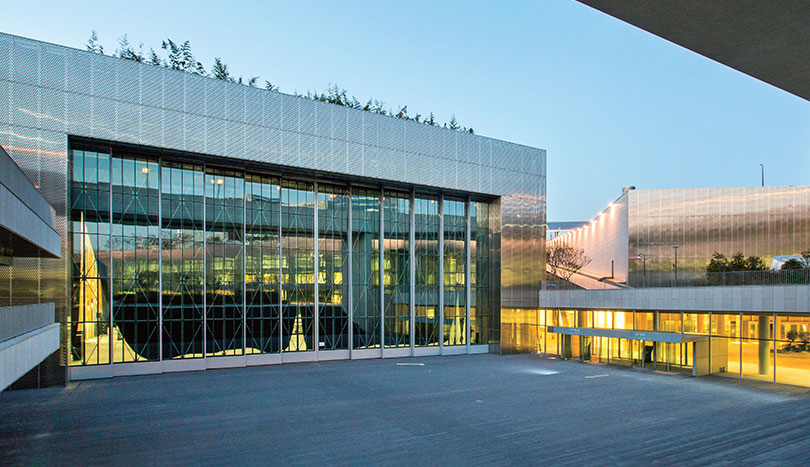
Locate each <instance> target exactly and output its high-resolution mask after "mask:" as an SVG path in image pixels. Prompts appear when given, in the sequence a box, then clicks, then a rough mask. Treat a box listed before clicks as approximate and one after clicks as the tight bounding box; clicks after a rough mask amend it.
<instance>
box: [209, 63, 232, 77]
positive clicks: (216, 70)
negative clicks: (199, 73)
mask: <svg viewBox="0 0 810 467" xmlns="http://www.w3.org/2000/svg"><path fill="white" fill-rule="evenodd" d="M211 74H212V75H213V76H214V78H216V79H221V80H222V81H233V80H234V79H233V78H232V77H231V73H230V72H229V71H228V65H226V64H224V63H222V60H220V58H219V57H214V66H213V67H211Z"/></svg>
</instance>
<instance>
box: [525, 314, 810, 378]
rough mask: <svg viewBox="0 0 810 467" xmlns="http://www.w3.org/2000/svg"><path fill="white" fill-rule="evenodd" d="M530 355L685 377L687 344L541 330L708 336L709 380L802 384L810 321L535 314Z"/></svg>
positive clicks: (808, 369) (807, 374)
mask: <svg viewBox="0 0 810 467" xmlns="http://www.w3.org/2000/svg"><path fill="white" fill-rule="evenodd" d="M534 313H535V314H536V318H535V320H536V322H537V323H538V325H537V326H536V327H535V329H536V331H537V339H536V340H537V349H536V351H538V352H540V353H547V354H553V355H563V356H564V357H566V358H578V359H582V360H584V361H589V362H594V363H611V364H622V365H633V366H638V367H644V368H655V369H657V370H663V371H672V372H685V373H692V368H693V366H694V365H695V361H694V359H695V356H694V348H693V346H692V343H691V342H685V343H669V342H651V341H644V340H631V339H620V338H611V337H586V336H571V335H564V334H557V333H554V332H551V331H549V330H548V327H549V326H565V327H582V328H596V329H612V330H623V331H634V330H635V331H656V332H667V333H676V334H683V335H689V336H706V338H708V360H709V362H708V368H709V372H710V373H712V374H718V375H723V376H733V377H738V378H743V379H754V380H760V381H770V382H776V383H784V384H792V385H797V386H810V315H798V314H787V313H759V314H746V313H686V312H671V311H660V312H659V311H614V310H536V311H534Z"/></svg>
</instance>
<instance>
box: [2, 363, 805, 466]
mask: <svg viewBox="0 0 810 467" xmlns="http://www.w3.org/2000/svg"><path fill="white" fill-rule="evenodd" d="M0 419H2V420H3V423H2V424H0V463H3V464H5V463H11V464H68V463H70V464H80V463H81V464H108V465H110V464H114V463H119V462H126V463H127V464H136V465H139V464H150V463H160V464H199V463H203V464H236V463H245V462H246V463H249V464H265V465H266V464H270V465H282V464H283V465H288V464H295V465H303V464H306V465H333V464H338V465H349V464H411V465H461V464H548V463H564V464H582V463H622V462H625V463H641V462H649V461H654V460H656V461H660V462H664V463H678V462H695V463H714V462H728V463H736V462H740V461H746V462H750V463H761V462H768V461H782V462H788V463H794V464H799V463H804V462H806V458H807V454H806V453H807V452H808V449H810V430H808V429H807V424H808V420H810V397H808V391H807V389H806V388H793V387H786V386H779V385H773V384H766V383H757V382H746V381H740V380H734V379H727V378H721V377H704V378H689V377H685V376H681V375H669V374H660V373H654V372H651V371H647V370H638V369H631V368H619V367H613V366H605V365H591V364H586V363H580V362H575V361H559V360H554V359H548V358H544V357H540V356H536V355H520V356H497V355H473V356H452V357H430V358H411V359H398V360H366V361H342V362H331V363H319V364H315V363H307V364H296V365H283V366H266V367H253V368H241V369H233V370H216V371H205V372H195V373H177V374H168V375H154V376H140V377H129V378H118V379H113V380H102V381H88V382H79V383H72V384H70V385H69V386H68V387H66V388H49V389H44V390H26V391H11V392H4V393H1V394H0Z"/></svg>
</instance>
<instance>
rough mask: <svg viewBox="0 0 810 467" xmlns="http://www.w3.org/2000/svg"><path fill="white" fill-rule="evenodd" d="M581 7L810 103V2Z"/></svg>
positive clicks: (609, 0)
mask: <svg viewBox="0 0 810 467" xmlns="http://www.w3.org/2000/svg"><path fill="white" fill-rule="evenodd" d="M578 1H579V2H580V3H584V4H585V5H588V6H591V7H593V8H595V9H597V10H600V11H602V12H604V13H607V14H608V15H610V16H613V17H616V18H618V19H620V20H622V21H625V22H627V23H630V24H632V25H634V26H636V27H639V28H641V29H643V30H645V31H648V32H650V33H652V34H655V35H656V36H659V37H661V38H663V39H666V40H668V41H670V42H674V43H675V44H678V45H680V46H682V47H686V48H687V49H689V50H692V51H694V52H697V53H699V54H701V55H703V56H705V57H708V58H711V59H712V60H715V61H718V62H720V63H722V64H724V65H727V66H729V67H731V68H734V69H736V70H739V71H741V72H743V73H745V74H748V75H750V76H753V77H754V78H757V79H760V80H762V81H764V82H766V83H769V84H772V85H774V86H776V87H778V88H781V89H784V90H785V91H787V92H790V93H792V94H795V95H797V96H799V97H801V98H803V99H805V100H810V1H807V0H680V1H676V0H578Z"/></svg>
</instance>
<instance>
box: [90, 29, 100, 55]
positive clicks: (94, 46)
mask: <svg viewBox="0 0 810 467" xmlns="http://www.w3.org/2000/svg"><path fill="white" fill-rule="evenodd" d="M87 50H89V51H90V52H93V53H97V54H101V55H104V46H103V45H101V43H100V42H99V41H98V34H96V30H95V29H93V30H92V31H90V39H88V40H87Z"/></svg>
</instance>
